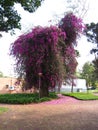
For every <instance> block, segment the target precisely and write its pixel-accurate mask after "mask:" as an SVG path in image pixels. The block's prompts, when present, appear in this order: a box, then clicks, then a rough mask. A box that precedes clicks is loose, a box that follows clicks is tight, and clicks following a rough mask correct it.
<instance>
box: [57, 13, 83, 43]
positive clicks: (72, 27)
mask: <svg viewBox="0 0 98 130" xmlns="http://www.w3.org/2000/svg"><path fill="white" fill-rule="evenodd" d="M59 28H61V29H62V30H63V31H64V32H66V39H65V42H66V44H74V45H75V44H76V40H77V37H78V36H79V34H81V33H82V32H83V30H84V28H85V25H84V24H83V21H82V19H81V18H78V17H76V16H75V15H74V14H73V13H68V14H67V15H65V17H64V18H62V19H61V21H60V23H59Z"/></svg>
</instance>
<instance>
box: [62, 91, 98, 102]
mask: <svg viewBox="0 0 98 130" xmlns="http://www.w3.org/2000/svg"><path fill="white" fill-rule="evenodd" d="M63 95H65V96H71V97H74V98H76V99H79V100H98V95H94V93H91V92H90V93H79V92H78V93H63Z"/></svg>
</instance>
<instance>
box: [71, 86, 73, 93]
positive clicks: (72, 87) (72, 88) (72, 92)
mask: <svg viewBox="0 0 98 130" xmlns="http://www.w3.org/2000/svg"><path fill="white" fill-rule="evenodd" d="M71 92H72V93H73V85H72V86H71Z"/></svg>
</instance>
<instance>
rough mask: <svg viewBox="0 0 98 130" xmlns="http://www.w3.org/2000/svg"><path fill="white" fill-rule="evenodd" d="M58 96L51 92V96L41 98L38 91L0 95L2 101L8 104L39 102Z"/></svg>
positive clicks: (0, 101)
mask: <svg viewBox="0 0 98 130" xmlns="http://www.w3.org/2000/svg"><path fill="white" fill-rule="evenodd" d="M55 98H57V95H56V94H55V93H49V97H45V98H40V99H39V95H38V93H35V94H27V93H22V94H1V95H0V103H7V104H29V103H39V102H44V101H50V100H52V99H55Z"/></svg>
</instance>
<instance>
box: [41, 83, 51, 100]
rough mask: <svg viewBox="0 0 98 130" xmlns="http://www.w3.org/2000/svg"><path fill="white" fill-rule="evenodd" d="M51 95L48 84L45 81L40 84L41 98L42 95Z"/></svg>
mask: <svg viewBox="0 0 98 130" xmlns="http://www.w3.org/2000/svg"><path fill="white" fill-rule="evenodd" d="M48 96H49V90H48V86H47V85H46V84H45V82H44V83H43V84H41V86H40V90H39V98H42V97H48Z"/></svg>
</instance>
